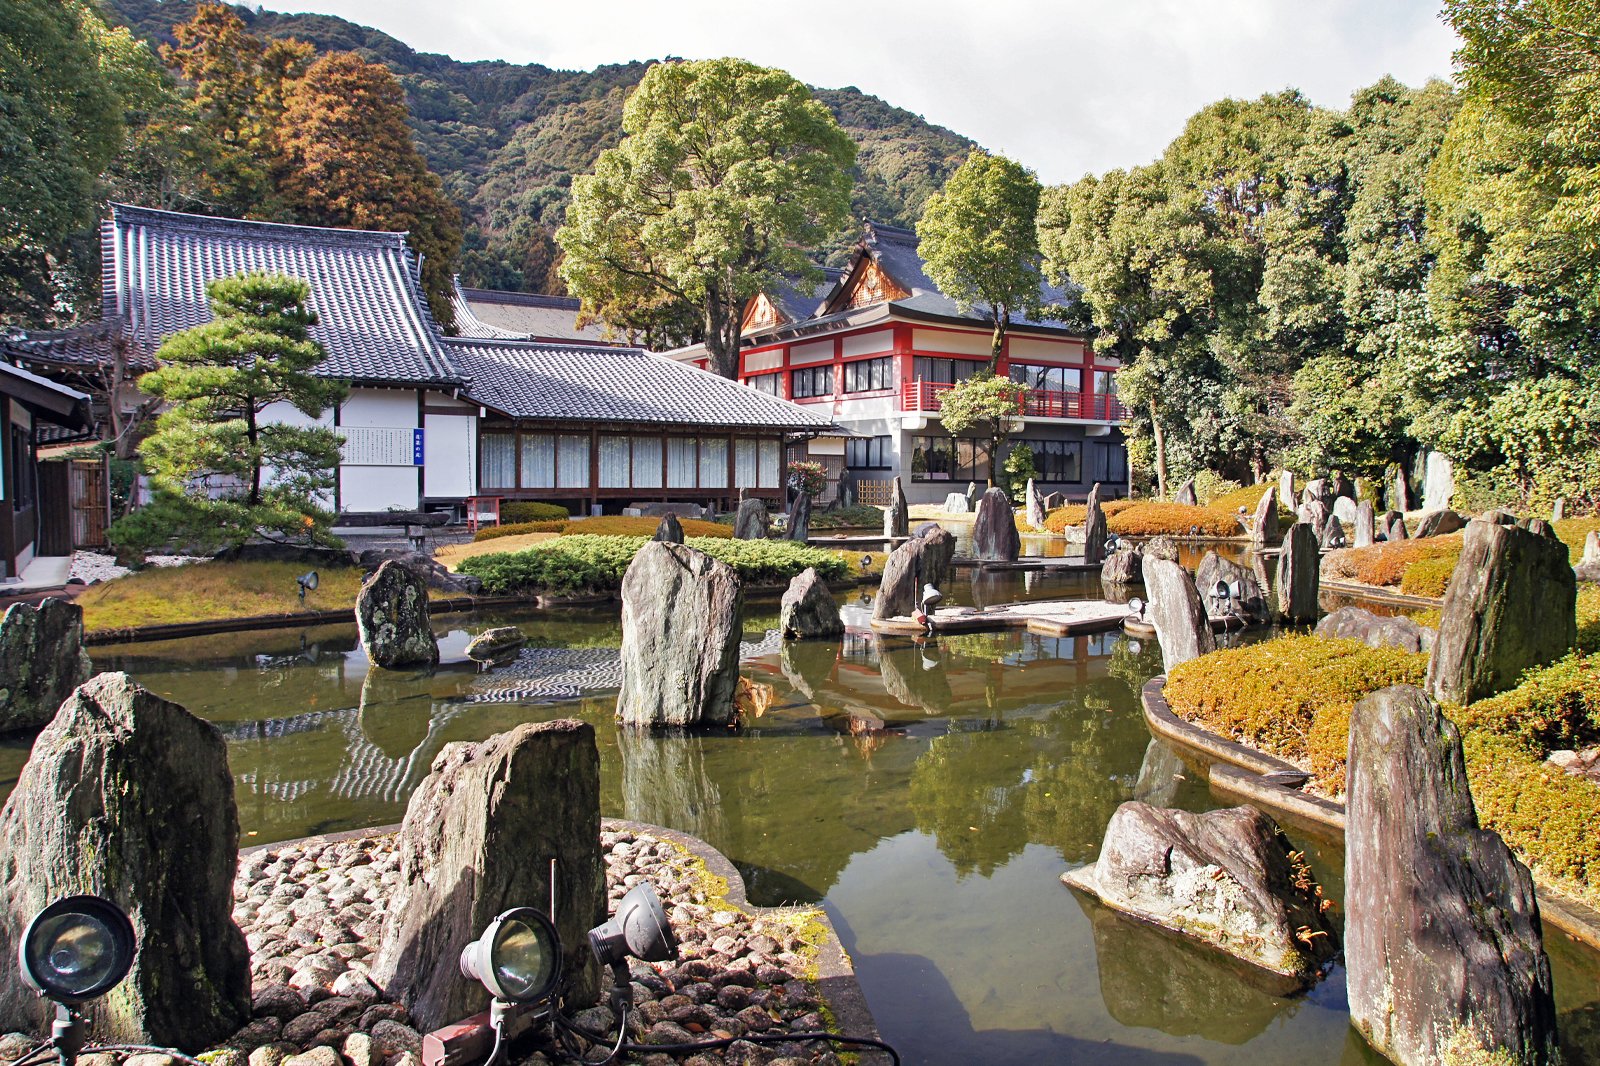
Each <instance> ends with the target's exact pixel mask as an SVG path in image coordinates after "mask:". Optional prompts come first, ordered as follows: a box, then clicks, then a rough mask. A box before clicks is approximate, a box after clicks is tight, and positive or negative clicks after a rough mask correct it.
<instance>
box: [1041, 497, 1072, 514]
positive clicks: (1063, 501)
mask: <svg viewBox="0 0 1600 1066" xmlns="http://www.w3.org/2000/svg"><path fill="white" fill-rule="evenodd" d="M1066 505H1067V497H1066V495H1065V494H1063V493H1060V492H1052V493H1050V494H1049V495H1047V496H1046V497H1045V498H1044V510H1045V513H1046V514H1049V513H1050V512H1051V511H1054V510H1055V509H1056V508H1058V507H1065V506H1066Z"/></svg>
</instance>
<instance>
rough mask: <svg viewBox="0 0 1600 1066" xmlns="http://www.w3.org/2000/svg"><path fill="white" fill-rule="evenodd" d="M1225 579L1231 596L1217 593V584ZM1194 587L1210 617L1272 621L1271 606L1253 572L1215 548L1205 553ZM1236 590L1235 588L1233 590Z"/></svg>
mask: <svg viewBox="0 0 1600 1066" xmlns="http://www.w3.org/2000/svg"><path fill="white" fill-rule="evenodd" d="M1221 582H1226V583H1227V585H1228V588H1229V590H1230V593H1231V594H1230V596H1228V597H1219V596H1217V595H1216V589H1217V585H1218V584H1219V583H1221ZM1194 583H1195V589H1196V591H1197V592H1198V593H1199V594H1200V599H1201V600H1202V602H1204V604H1205V608H1206V615H1207V616H1208V617H1210V618H1237V619H1240V620H1242V621H1245V622H1248V623H1251V624H1256V623H1261V622H1269V621H1271V620H1272V609H1271V608H1270V607H1269V606H1268V605H1267V598H1266V596H1265V595H1263V594H1262V591H1261V584H1260V582H1258V581H1257V580H1256V575H1255V572H1254V571H1252V570H1247V569H1245V568H1244V567H1242V566H1240V565H1239V564H1238V563H1236V562H1233V561H1232V560H1229V559H1224V558H1223V557H1222V556H1220V555H1218V554H1217V553H1216V552H1214V551H1208V552H1206V554H1205V556H1204V557H1203V558H1202V559H1201V560H1200V566H1199V567H1198V568H1197V569H1196V570H1195V574H1194ZM1233 590H1237V591H1233Z"/></svg>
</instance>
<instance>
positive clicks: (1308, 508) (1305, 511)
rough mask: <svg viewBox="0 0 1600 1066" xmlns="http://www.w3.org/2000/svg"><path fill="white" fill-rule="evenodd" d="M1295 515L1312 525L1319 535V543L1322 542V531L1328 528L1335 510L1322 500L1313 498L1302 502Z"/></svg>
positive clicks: (1312, 528) (1313, 530)
mask: <svg viewBox="0 0 1600 1066" xmlns="http://www.w3.org/2000/svg"><path fill="white" fill-rule="evenodd" d="M1295 517H1296V518H1297V519H1298V520H1299V521H1301V522H1304V523H1305V524H1306V525H1308V526H1310V527H1311V530H1312V532H1314V533H1315V534H1316V535H1317V541H1318V543H1321V541H1322V531H1323V530H1324V529H1326V528H1327V525H1328V520H1329V519H1330V518H1332V517H1333V512H1332V511H1330V510H1329V509H1328V507H1327V505H1326V504H1324V503H1323V502H1322V501H1321V500H1314V499H1313V500H1307V501H1306V502H1305V503H1302V504H1301V505H1300V509H1299V510H1298V511H1296V512H1295Z"/></svg>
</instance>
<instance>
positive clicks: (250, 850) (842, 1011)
mask: <svg viewBox="0 0 1600 1066" xmlns="http://www.w3.org/2000/svg"><path fill="white" fill-rule="evenodd" d="M600 826H601V829H602V830H603V831H606V832H622V831H626V832H631V833H640V834H643V835H645V836H650V837H654V838H656V839H657V840H664V841H667V842H668V843H671V844H674V845H676V846H678V847H680V848H682V849H683V850H684V851H685V852H686V853H688V854H689V855H690V856H691V857H693V858H695V859H698V860H699V861H700V862H701V863H703V864H704V865H705V868H706V871H707V872H708V873H710V874H711V875H712V876H713V877H717V878H721V879H722V881H723V882H724V883H726V884H727V886H728V891H727V893H726V894H725V895H722V896H719V897H717V898H718V899H719V900H720V901H721V902H723V903H726V904H728V905H729V906H732V907H736V908H737V909H739V910H740V911H742V912H744V913H745V914H747V915H750V916H751V917H760V916H762V915H787V914H795V913H805V914H807V915H812V916H814V917H815V920H816V922H817V923H818V925H819V926H821V928H822V930H823V932H824V934H825V936H824V938H823V940H822V943H820V944H818V945H817V960H816V963H817V982H816V987H817V997H818V999H819V1000H821V1002H822V1003H823V1005H824V1006H825V1007H826V1008H827V1010H828V1012H829V1013H830V1014H831V1016H832V1018H833V1022H834V1025H835V1027H836V1028H835V1031H836V1032H838V1033H839V1034H840V1035H842V1036H862V1037H870V1038H871V1039H873V1040H881V1039H882V1035H881V1034H880V1033H879V1032H878V1023H877V1021H876V1020H875V1019H874V1018H873V1016H872V1010H871V1008H870V1007H868V1006H867V997H866V995H865V994H864V993H863V992H862V991H861V982H860V981H859V980H858V979H857V978H856V971H855V966H854V965H853V964H852V962H851V960H850V955H849V953H848V952H846V951H845V949H844V943H843V942H842V941H841V940H840V939H839V931H838V930H837V929H835V928H834V925H833V920H832V919H831V918H829V916H828V913H827V911H826V910H825V909H824V908H823V906H822V904H820V903H815V904H797V905H793V906H786V907H758V906H756V905H754V904H752V903H751V902H750V899H749V897H748V896H747V895H746V892H745V884H744V877H743V876H742V875H741V874H740V873H739V870H738V868H737V867H735V866H734V865H733V863H732V862H730V861H729V860H728V858H727V856H725V855H723V854H722V852H720V851H718V850H717V849H716V848H714V847H712V846H711V845H710V844H708V843H706V842H705V841H704V840H701V839H700V838H699V837H695V836H690V835H689V834H688V833H680V832H679V831H678V830H676V829H669V828H667V827H666V826H661V825H651V824H650V823H648V822H636V821H632V820H630V819H627V818H602V819H601V820H600ZM399 831H400V824H399V823H398V822H395V823H392V824H389V825H378V826H370V827H368V828H366V829H350V830H345V831H343V832H338V833H317V834H313V835H311V836H307V837H298V838H295V839H291V840H277V841H273V842H272V843H270V844H252V845H250V846H249V847H242V848H240V849H239V858H240V859H241V860H242V859H244V858H245V857H246V856H248V855H253V854H256V853H258V852H263V851H272V850H275V849H278V848H288V847H295V846H299V845H304V844H307V843H311V842H318V843H329V844H335V843H338V842H339V841H342V840H356V839H360V838H363V837H379V836H388V835H392V834H394V833H398V832H399Z"/></svg>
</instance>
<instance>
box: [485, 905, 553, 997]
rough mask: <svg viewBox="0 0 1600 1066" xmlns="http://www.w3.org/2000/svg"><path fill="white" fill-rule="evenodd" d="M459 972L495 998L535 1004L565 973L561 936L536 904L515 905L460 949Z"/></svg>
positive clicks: (548, 992)
mask: <svg viewBox="0 0 1600 1066" xmlns="http://www.w3.org/2000/svg"><path fill="white" fill-rule="evenodd" d="M461 975H462V976H463V977H467V978H470V979H472V980H474V981H477V982H479V983H480V984H482V985H483V987H484V988H486V989H488V990H489V994H490V995H491V996H493V997H494V998H495V999H499V1000H505V1001H507V1002H510V1003H536V1002H538V1001H539V1000H541V999H544V998H545V997H546V996H548V995H549V994H550V993H551V991H552V990H553V989H554V988H555V985H556V980H557V978H559V977H560V976H561V938H560V937H559V936H558V935H557V934H556V927H555V926H554V925H552V924H551V923H550V919H549V918H546V917H545V916H544V915H543V914H541V913H539V912H538V911H536V910H534V909H533V908H532V907H513V908H512V909H511V910H508V911H506V912H505V913H504V914H502V915H500V916H499V917H498V918H496V919H495V920H494V921H492V922H490V923H489V927H488V928H487V929H485V930H484V931H483V935H482V936H480V937H478V939H477V940H474V941H473V942H472V943H470V944H468V945H467V946H466V947H464V948H462V949H461Z"/></svg>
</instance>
